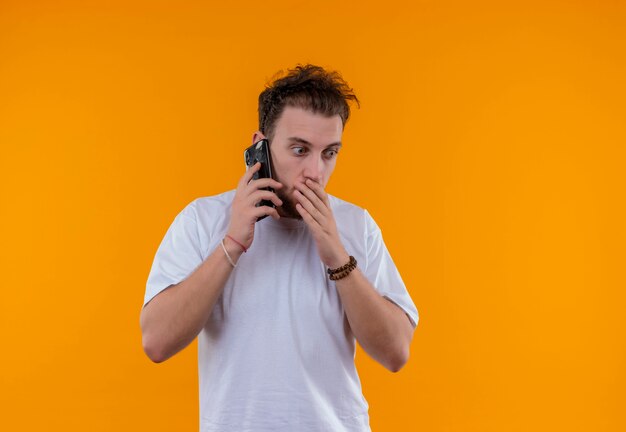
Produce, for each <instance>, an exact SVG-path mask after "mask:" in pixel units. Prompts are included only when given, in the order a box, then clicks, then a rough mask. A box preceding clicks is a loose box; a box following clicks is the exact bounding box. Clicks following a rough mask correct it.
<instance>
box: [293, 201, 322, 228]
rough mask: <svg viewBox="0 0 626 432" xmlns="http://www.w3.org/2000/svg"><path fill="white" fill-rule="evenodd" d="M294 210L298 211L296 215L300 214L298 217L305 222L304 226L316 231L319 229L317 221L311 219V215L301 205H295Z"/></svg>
mask: <svg viewBox="0 0 626 432" xmlns="http://www.w3.org/2000/svg"><path fill="white" fill-rule="evenodd" d="M296 210H297V211H298V213H300V216H302V220H303V221H304V222H306V224H307V225H308V226H309V227H310V228H311V229H317V228H318V227H319V224H318V223H317V221H316V220H315V219H314V218H313V216H311V214H310V213H309V212H308V211H307V210H306V209H305V208H304V207H303V206H302V204H300V203H296Z"/></svg>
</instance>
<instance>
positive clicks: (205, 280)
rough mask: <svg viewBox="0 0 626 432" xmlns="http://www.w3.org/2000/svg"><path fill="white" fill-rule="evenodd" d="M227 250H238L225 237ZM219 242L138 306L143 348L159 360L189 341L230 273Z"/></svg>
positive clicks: (235, 256) (233, 254)
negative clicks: (176, 280) (184, 274)
mask: <svg viewBox="0 0 626 432" xmlns="http://www.w3.org/2000/svg"><path fill="white" fill-rule="evenodd" d="M225 244H226V247H227V250H228V253H229V254H230V256H231V257H232V258H233V259H235V260H236V259H238V257H239V255H240V254H241V251H240V250H238V248H237V246H236V245H233V244H231V243H230V242H229V241H228V240H227V241H226V242H225ZM231 271H232V266H231V265H230V264H229V262H228V260H227V259H226V256H225V255H224V251H223V250H222V248H221V246H219V245H218V246H217V248H216V249H215V250H214V251H213V253H212V254H211V255H210V256H209V257H208V258H207V259H206V260H205V261H204V262H203V263H202V264H201V265H200V266H199V267H198V268H197V269H196V270H195V271H194V272H193V273H192V274H191V275H190V276H189V277H188V278H187V279H185V280H184V281H182V282H180V283H178V284H176V285H174V286H172V287H170V288H167V289H165V290H164V291H162V292H160V293H159V294H157V295H156V296H155V297H154V298H153V299H152V300H151V301H150V302H149V303H148V304H147V305H146V306H145V307H144V309H143V310H142V312H141V318H140V324H141V331H142V336H143V347H144V351H145V352H146V354H147V355H148V357H150V359H151V360H153V361H155V362H162V361H165V360H167V359H168V358H170V357H171V356H173V355H174V354H176V353H177V352H179V351H180V350H182V349H183V348H185V347H186V346H187V345H189V344H190V343H191V342H192V341H193V340H194V338H195V337H196V336H197V335H198V333H200V331H201V330H202V327H203V326H204V324H205V323H206V321H207V320H208V318H209V316H210V314H211V311H212V310H213V306H214V305H215V302H216V301H217V299H218V298H219V296H220V294H221V292H222V290H223V289H224V285H225V284H226V281H227V280H228V277H229V276H230V273H231Z"/></svg>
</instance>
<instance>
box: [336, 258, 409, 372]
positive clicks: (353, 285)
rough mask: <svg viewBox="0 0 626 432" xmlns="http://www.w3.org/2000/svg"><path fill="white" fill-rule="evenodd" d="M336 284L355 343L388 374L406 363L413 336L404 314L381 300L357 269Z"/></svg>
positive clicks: (390, 303) (391, 304)
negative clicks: (386, 370) (384, 368)
mask: <svg viewBox="0 0 626 432" xmlns="http://www.w3.org/2000/svg"><path fill="white" fill-rule="evenodd" d="M336 285H337V290H338V292H339V295H340V297H341V302H342V304H343V307H344V310H345V312H346V316H347V318H348V322H349V324H350V328H351V329H352V332H353V333H354V336H355V337H356V339H357V340H358V341H359V344H361V346H362V347H363V349H364V350H365V351H366V352H367V353H368V354H369V355H370V356H372V358H374V359H375V360H376V361H378V362H379V363H380V364H382V365H383V366H385V367H386V368H387V369H389V370H390V371H392V372H397V371H398V370H400V368H402V366H403V365H404V364H405V363H406V361H407V360H408V356H409V345H410V344H411V339H412V337H413V327H412V325H411V323H410V321H409V319H408V317H407V316H406V314H405V313H404V311H403V310H402V309H400V308H399V307H398V306H396V305H395V304H393V303H392V302H390V301H388V300H386V299H385V298H384V297H382V296H381V295H380V294H379V293H378V292H377V291H376V290H375V289H374V287H373V286H372V284H371V283H370V282H369V281H368V280H367V278H366V277H365V276H364V275H363V273H361V271H360V270H359V269H358V268H356V269H355V270H353V271H352V272H351V273H350V274H349V275H348V276H347V277H345V278H343V279H339V280H337V281H336Z"/></svg>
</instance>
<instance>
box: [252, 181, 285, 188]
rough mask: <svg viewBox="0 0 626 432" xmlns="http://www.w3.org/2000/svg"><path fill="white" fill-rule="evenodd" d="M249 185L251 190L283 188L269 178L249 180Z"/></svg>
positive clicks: (280, 184)
mask: <svg viewBox="0 0 626 432" xmlns="http://www.w3.org/2000/svg"><path fill="white" fill-rule="evenodd" d="M249 185H250V188H251V189H262V188H266V187H271V188H274V189H280V188H282V187H283V184H282V183H279V182H277V181H276V180H274V179H271V178H260V179H257V180H251V181H250V183H249Z"/></svg>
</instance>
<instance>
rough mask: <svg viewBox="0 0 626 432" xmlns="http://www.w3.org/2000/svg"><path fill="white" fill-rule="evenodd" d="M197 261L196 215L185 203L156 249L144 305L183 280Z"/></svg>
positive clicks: (198, 245)
mask: <svg viewBox="0 0 626 432" xmlns="http://www.w3.org/2000/svg"><path fill="white" fill-rule="evenodd" d="M200 264H202V255H201V253H200V241H199V238H198V227H197V222H196V215H195V213H194V212H193V211H192V210H191V206H187V207H186V208H185V209H184V210H183V211H182V212H180V213H179V214H178V215H177V216H176V218H175V219H174V221H173V222H172V224H171V225H170V227H169V229H168V230H167V232H166V233H165V237H164V238H163V240H162V241H161V244H160V246H159V248H158V250H157V252H156V255H155V257H154V261H153V262H152V268H151V269H150V274H149V276H148V282H147V284H146V294H145V297H144V301H143V305H144V306H145V305H146V304H147V303H148V302H149V301H150V300H152V298H153V297H154V296H156V295H157V294H158V293H160V292H161V291H163V290H164V289H166V288H168V287H169V286H171V285H175V284H177V283H179V282H181V281H182V280H184V279H186V278H187V277H188V276H189V275H190V274H191V273H193V271H194V270H195V269H196V268H197V267H198V266H199V265H200Z"/></svg>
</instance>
